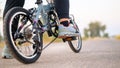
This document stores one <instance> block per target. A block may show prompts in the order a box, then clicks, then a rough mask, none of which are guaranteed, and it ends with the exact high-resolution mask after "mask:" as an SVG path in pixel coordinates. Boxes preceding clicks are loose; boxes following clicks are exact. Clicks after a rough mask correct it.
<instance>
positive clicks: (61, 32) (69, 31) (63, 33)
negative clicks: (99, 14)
mask: <svg viewBox="0 0 120 68" xmlns="http://www.w3.org/2000/svg"><path fill="white" fill-rule="evenodd" d="M72 36H79V33H77V31H76V29H75V28H74V26H73V25H72V24H69V26H67V27H66V26H64V25H62V24H59V25H58V38H67V37H72Z"/></svg>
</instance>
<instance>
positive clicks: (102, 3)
mask: <svg viewBox="0 0 120 68" xmlns="http://www.w3.org/2000/svg"><path fill="white" fill-rule="evenodd" d="M25 1H26V2H25V5H24V8H30V7H33V6H35V5H34V2H35V1H36V0H25ZM0 2H1V3H2V4H1V5H2V6H1V5H0V7H2V8H3V7H4V3H5V0H0ZM70 14H73V15H74V16H75V20H76V23H77V24H78V25H79V28H80V30H81V33H82V35H83V29H84V28H88V24H89V23H90V22H95V21H99V22H101V24H102V25H106V26H107V29H106V31H105V32H107V33H109V35H110V36H112V35H116V34H120V30H119V29H120V0H70Z"/></svg>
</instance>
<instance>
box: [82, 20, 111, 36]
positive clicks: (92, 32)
mask: <svg viewBox="0 0 120 68" xmlns="http://www.w3.org/2000/svg"><path fill="white" fill-rule="evenodd" d="M105 30H106V25H102V24H101V23H100V22H98V21H95V22H91V23H90V24H89V25H88V28H85V29H84V36H85V38H88V37H91V38H94V37H107V38H108V37H109V35H108V33H105Z"/></svg>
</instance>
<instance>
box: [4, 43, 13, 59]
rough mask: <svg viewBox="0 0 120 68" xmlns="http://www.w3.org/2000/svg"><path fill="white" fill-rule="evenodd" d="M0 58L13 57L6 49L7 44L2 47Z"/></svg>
mask: <svg viewBox="0 0 120 68" xmlns="http://www.w3.org/2000/svg"><path fill="white" fill-rule="evenodd" d="M2 58H4V59H12V58H13V56H12V54H11V52H10V50H9V49H8V47H7V45H5V46H4V48H3V52H2Z"/></svg>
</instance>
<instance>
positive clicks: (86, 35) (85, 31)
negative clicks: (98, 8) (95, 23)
mask: <svg viewBox="0 0 120 68" xmlns="http://www.w3.org/2000/svg"><path fill="white" fill-rule="evenodd" d="M88 32H89V30H88V29H86V28H85V29H84V35H85V37H86V38H88V37H89V34H88Z"/></svg>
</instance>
